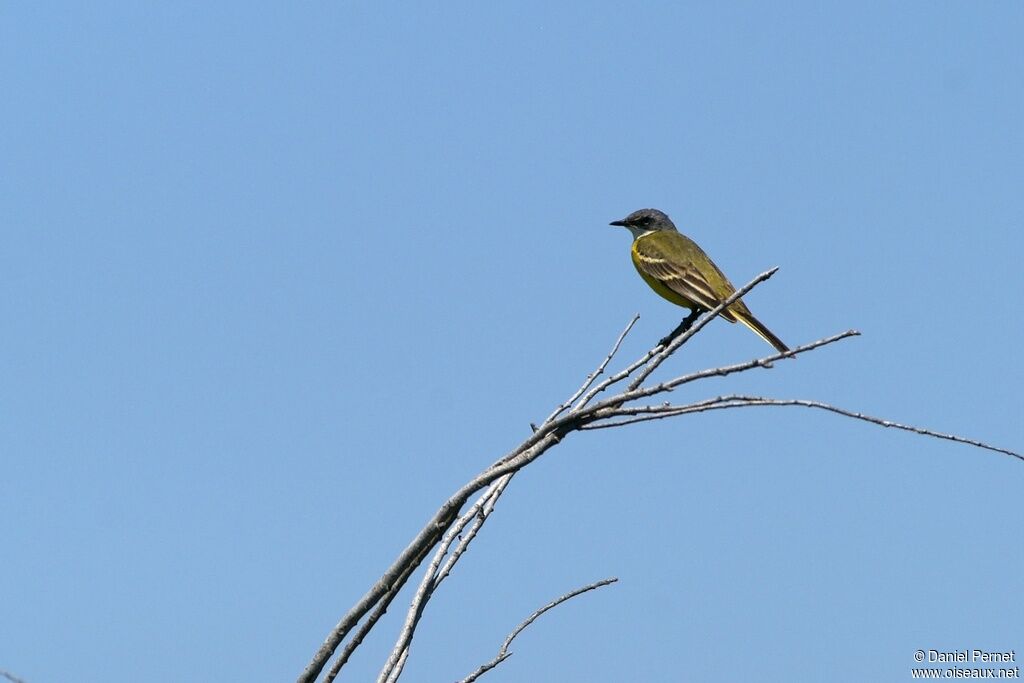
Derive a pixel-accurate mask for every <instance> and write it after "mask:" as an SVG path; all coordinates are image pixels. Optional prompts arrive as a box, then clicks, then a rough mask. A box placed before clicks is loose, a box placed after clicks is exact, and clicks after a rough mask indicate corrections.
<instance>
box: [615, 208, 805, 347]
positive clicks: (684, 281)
mask: <svg viewBox="0 0 1024 683" xmlns="http://www.w3.org/2000/svg"><path fill="white" fill-rule="evenodd" d="M610 225H618V226H621V227H624V228H626V229H627V230H629V231H630V232H631V233H632V234H633V248H632V250H631V251H632V256H633V265H634V266H636V269H637V272H639V273H640V277H642V278H643V279H644V282H646V283H647V284H648V285H650V286H651V289H653V290H654V291H655V292H657V293H658V294H660V295H661V296H662V297H664V298H665V299H668V300H669V301H671V302H672V303H674V304H676V305H679V306H683V307H684V308H689V309H691V311H697V310H699V311H710V310H711V309H713V308H714V307H715V306H717V305H718V304H720V303H722V302H723V301H725V300H726V299H728V298H729V296H730V295H732V294H733V292H735V291H736V288H735V287H733V286H732V283H731V282H729V278H727V277H725V275H724V274H723V273H722V271H720V270H719V269H718V266H716V265H715V263H714V261H712V260H711V259H710V258H709V257H708V255H707V254H705V253H704V250H703V249H701V248H700V247H699V246H697V243H696V242H694V241H693V240H691V239H690V238H689V237H687V236H686V235H684V234H682V233H681V232H679V231H678V230H676V226H675V225H674V224H673V223H672V220H671V219H670V218H669V217H668V216H666V215H665V214H664V213H662V212H661V211H658V210H657V209H640V210H639V211H634V212H633V213H631V214H629V215H628V216H626V217H625V218H623V219H622V220H621V221H612V222H611V223H610ZM719 315H721V317H723V318H725V319H726V320H728V321H729V322H731V323H734V322H736V321H737V320H738V321H740V322H741V323H743V324H744V325H746V326H747V327H749V328H750V329H752V330H753V331H754V332H756V333H757V334H758V335H759V336H760V337H761V338H762V339H764V340H765V341H766V342H768V343H769V344H771V345H772V346H774V347H775V349H776V350H777V351H779V352H780V353H781V352H783V351H789V347H788V346H786V345H785V344H784V343H782V340H781V339H779V338H778V337H776V336H775V335H774V334H772V332H771V330H769V329H768V328H767V327H765V326H764V325H763V324H761V321H759V320H758V319H757V318H755V317H754V314H753V313H751V312H750V309H749V308H747V305H746V304H744V303H743V301H742V300H736V301H734V302H732V303H731V304H729V307H728V308H726V309H725V310H723V311H722V312H721V313H720V314H719ZM677 329H678V328H677ZM670 336H671V335H670ZM663 341H665V340H663Z"/></svg>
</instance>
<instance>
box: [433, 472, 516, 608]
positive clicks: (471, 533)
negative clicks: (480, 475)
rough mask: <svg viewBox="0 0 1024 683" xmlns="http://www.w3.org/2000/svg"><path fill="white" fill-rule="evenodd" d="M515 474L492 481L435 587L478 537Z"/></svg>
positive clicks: (435, 581)
mask: <svg viewBox="0 0 1024 683" xmlns="http://www.w3.org/2000/svg"><path fill="white" fill-rule="evenodd" d="M513 476H515V472H511V473H509V474H506V475H505V476H503V477H502V478H501V479H498V480H497V481H495V482H494V483H492V484H491V485H490V487H489V488H488V489H487V492H486V493H485V494H484V504H483V506H482V507H481V508H480V509H479V510H478V511H477V512H476V514H475V515H474V519H473V523H472V525H471V526H470V527H469V530H467V531H466V533H465V534H463V535H462V537H461V538H460V539H459V544H458V545H457V546H455V550H453V551H452V554H451V556H450V557H449V558H448V560H447V561H446V562H445V563H444V565H443V566H442V567H441V569H440V570H438V572H437V578H435V579H434V588H435V589H436V588H437V586H438V585H439V584H440V583H441V582H442V581H444V580H445V579H446V578H447V577H448V574H449V573H450V572H451V570H452V567H454V566H455V563H456V562H458V561H459V558H461V557H462V554H463V553H464V552H466V549H467V548H468V547H469V544H470V543H472V542H473V539H474V538H476V535H477V533H479V531H480V528H481V527H482V526H483V525H484V522H486V521H487V518H488V517H489V516H490V514H491V512H493V511H494V506H495V504H496V503H497V502H498V499H499V498H501V494H502V493H504V492H505V488H506V487H507V486H508V484H509V482H510V481H512V477H513Z"/></svg>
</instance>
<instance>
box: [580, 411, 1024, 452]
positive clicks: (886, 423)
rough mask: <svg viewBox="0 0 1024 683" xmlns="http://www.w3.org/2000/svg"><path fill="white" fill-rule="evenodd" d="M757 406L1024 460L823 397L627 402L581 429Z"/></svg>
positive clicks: (960, 438) (976, 443) (982, 444)
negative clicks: (821, 414)
mask: <svg viewBox="0 0 1024 683" xmlns="http://www.w3.org/2000/svg"><path fill="white" fill-rule="evenodd" d="M755 406H784V407H785V406H799V407H803V408H816V409H818V410H824V411H827V412H830V413H835V414H837V415H842V416H843V417H850V418H853V419H855V420H861V421H862V422H869V423H871V424H874V425H878V426H880V427H889V428H892V429H899V430H902V431H905V432H911V433H913V434H920V435H921V436H930V437H933V438H936V439H944V440H946V441H954V442H956V443H962V444H966V445H968V446H974V447H975V448H981V449H984V450H986V451H993V452H995V453H1002V454H1003V455H1009V456H1011V457H1013V458H1016V459H1018V460H1021V461H1024V455H1022V454H1020V453H1017V452H1016V451H1011V450H1008V449H1006V448H1000V447H999V446H993V445H991V444H988V443H985V442H984V441H978V440H976V439H968V438H966V437H963V436H957V435H956V434H946V433H943V432H937V431H934V430H932V429H925V428H924V427H915V426H914V425H908V424H902V423H900V422H894V421H893V420H886V419H883V418H880V417H874V416H872V415H866V414H864V413H860V412H857V411H854V410H847V409H846V408H840V407H838V406H834V405H831V404H828V403H824V402H822V401H811V400H807V399H797V398H767V397H764V396H740V395H733V396H719V397H717V398H713V399H708V400H706V401H700V402H697V403H691V404H688V405H679V406H677V405H671V404H664V405H658V406H627V407H623V408H618V409H616V410H614V411H613V412H612V413H611V414H609V417H617V416H626V415H628V416H636V417H630V418H629V419H625V420H613V421H610V422H602V423H594V424H590V425H586V426H584V427H581V428H580V429H584V430H587V429H608V428H611V427H621V426H623V425H628V424H634V423H636V422H649V421H651V420H661V419H664V418H666V417H676V416H679V415H688V414H691V413H703V412H707V411H709V410H727V409H730V408H750V407H755Z"/></svg>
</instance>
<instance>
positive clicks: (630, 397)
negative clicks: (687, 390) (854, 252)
mask: <svg viewBox="0 0 1024 683" xmlns="http://www.w3.org/2000/svg"><path fill="white" fill-rule="evenodd" d="M707 319H708V318H702V321H703V320H707ZM694 328H696V325H695V326H694ZM684 336H685V335H684ZM857 336H860V332H858V331H857V330H847V331H846V332H840V333H839V334H834V335H832V336H831V337H825V338H824V339H819V340H818V341H813V342H811V343H809V344H804V345H802V346H798V347H796V348H794V349H790V350H789V351H785V352H783V353H775V354H772V355H770V356H765V357H763V358H754V359H753V360H748V361H746V362H744V363H736V364H735V365H723V366H721V367H717V368H711V369H709V370H701V371H700V372H694V373H691V374H689V375H682V376H680V377H676V378H674V379H670V380H668V381H665V382H661V383H660V384H653V385H651V386H649V387H643V388H637V389H631V390H629V391H624V392H622V393H621V394H619V395H618V396H613V397H611V398H607V399H605V400H603V401H601V402H600V403H595V404H594V405H592V406H590V408H589V409H588V412H589V413H591V414H594V413H598V414H599V413H600V412H602V411H603V410H604V409H605V408H612V409H614V408H616V407H618V406H620V405H622V404H623V403H626V402H629V401H635V400H637V399H640V398H646V397H648V396H654V395H656V394H661V393H664V392H668V391H672V390H673V389H675V388H677V387H679V386H682V385H683V384H688V383H689V382H693V381H696V380H698V379H704V378H706V377H725V376H726V375H731V374H733V373H736V372H743V371H745V370H751V369H753V368H770V367H772V364H773V363H774V362H775V361H777V360H780V359H782V358H789V357H792V356H797V355H799V354H801V353H807V352H808V351H813V350H815V349H819V348H821V347H822V346H828V345H829V344H834V343H836V342H837V341H841V340H843V339H847V338H849V337H857ZM677 341H678V340H677Z"/></svg>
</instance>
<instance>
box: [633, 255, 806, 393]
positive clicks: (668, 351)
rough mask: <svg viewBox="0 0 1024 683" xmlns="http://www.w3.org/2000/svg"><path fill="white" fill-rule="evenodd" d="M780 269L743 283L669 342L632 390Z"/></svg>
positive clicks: (785, 354) (649, 364)
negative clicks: (722, 313) (733, 304)
mask: <svg viewBox="0 0 1024 683" xmlns="http://www.w3.org/2000/svg"><path fill="white" fill-rule="evenodd" d="M778 270H779V268H778V266H776V267H775V268H772V269H770V270H766V271H765V272H763V273H761V274H760V275H758V276H757V277H755V278H754V279H753V280H751V281H750V282H748V283H747V284H745V285H743V286H742V287H740V288H739V289H737V290H736V291H735V292H733V293H732V294H730V295H729V296H728V297H727V298H726V299H725V301H723V302H722V303H720V304H718V305H717V306H715V307H714V308H712V309H711V310H710V311H708V315H706V316H704V317H703V318H700V319H698V320H697V322H696V323H694V324H693V325H692V326H691V327H690V329H688V330H686V332H684V333H683V334H681V335H679V336H678V337H676V338H675V339H673V340H672V341H671V342H669V344H668V346H666V347H664V348H663V349H662V350H661V352H660V353H658V354H656V355H655V356H654V358H652V359H651V362H650V363H648V364H647V366H646V367H644V368H643V370H641V371H640V373H639V374H638V375H637V376H636V377H634V378H633V381H632V382H630V383H629V390H630V391H632V390H634V389H636V388H637V387H639V386H640V385H641V384H643V382H644V380H645V379H647V378H648V377H650V376H651V373H652V372H654V371H655V370H657V369H658V366H659V365H661V364H662V363H664V362H665V359H667V358H668V357H669V356H671V355H672V354H673V353H675V352H676V349H678V348H679V347H680V346H682V345H683V344H685V343H686V342H687V341H689V340H690V339H691V338H692V337H693V336H694V335H695V334H697V333H698V332H700V331H701V330H702V329H704V326H705V325H707V324H708V323H710V322H711V321H712V320H714V319H715V318H717V317H718V316H719V314H721V312H722V311H724V310H725V309H726V308H728V307H729V306H730V305H732V303H733V302H735V301H739V299H740V297H742V296H743V295H744V294H746V293H747V292H749V291H750V290H752V289H753V288H754V287H756V286H758V285H759V284H761V283H762V282H764V281H765V280H767V279H768V278H770V277H771V276H772V275H775V273H776V272H778ZM789 354H790V352H789V351H787V352H785V353H783V354H780V358H781V357H785V356H787V355H789Z"/></svg>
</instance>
